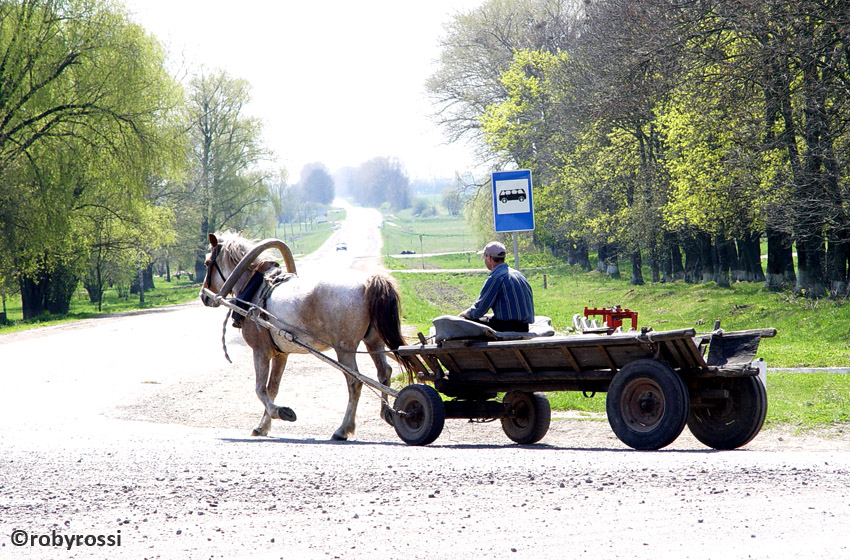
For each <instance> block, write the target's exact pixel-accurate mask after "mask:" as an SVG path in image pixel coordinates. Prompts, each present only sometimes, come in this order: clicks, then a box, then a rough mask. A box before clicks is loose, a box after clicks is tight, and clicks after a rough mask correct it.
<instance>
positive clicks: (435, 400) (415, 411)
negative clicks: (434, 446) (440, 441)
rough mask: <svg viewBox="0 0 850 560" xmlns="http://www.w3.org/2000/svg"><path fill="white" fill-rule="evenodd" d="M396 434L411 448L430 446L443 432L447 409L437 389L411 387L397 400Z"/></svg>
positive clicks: (425, 386)
mask: <svg viewBox="0 0 850 560" xmlns="http://www.w3.org/2000/svg"><path fill="white" fill-rule="evenodd" d="M394 409H395V433H397V434H398V437H400V438H401V440H402V441H403V442H404V443H406V444H408V445H428V444H429V443H431V442H432V441H434V440H435V439H437V437H439V435H440V432H442V431H443V425H444V424H445V422H446V409H445V407H443V400H442V399H441V398H440V394H439V393H437V391H436V390H434V388H433V387H430V386H428V385H422V384H419V383H417V384H415V385H408V386H407V387H405V388H404V389H402V390H401V391H400V392H399V394H398V397H396V400H395V407H394Z"/></svg>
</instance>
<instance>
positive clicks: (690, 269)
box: [683, 238, 702, 284]
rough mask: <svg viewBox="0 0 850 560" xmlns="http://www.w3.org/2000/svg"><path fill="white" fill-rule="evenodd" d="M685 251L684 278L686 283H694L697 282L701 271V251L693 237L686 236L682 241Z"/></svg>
mask: <svg viewBox="0 0 850 560" xmlns="http://www.w3.org/2000/svg"><path fill="white" fill-rule="evenodd" d="M683 249H684V251H685V265H684V267H683V271H684V279H685V282H687V283H688V284H696V283H697V282H699V275H700V273H701V266H702V265H701V264H700V260H701V253H700V250H699V244H698V243H697V241H696V240H695V239H694V238H688V239H686V240H685V241H684V243H683Z"/></svg>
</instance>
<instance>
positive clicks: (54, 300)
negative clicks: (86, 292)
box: [44, 265, 79, 315]
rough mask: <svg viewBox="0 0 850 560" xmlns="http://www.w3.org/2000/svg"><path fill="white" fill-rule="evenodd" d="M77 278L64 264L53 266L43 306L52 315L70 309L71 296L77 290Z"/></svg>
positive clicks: (64, 312) (60, 313)
mask: <svg viewBox="0 0 850 560" xmlns="http://www.w3.org/2000/svg"><path fill="white" fill-rule="evenodd" d="M77 284H79V278H77V276H76V275H75V274H74V273H73V272H71V269H70V268H68V267H67V266H64V265H59V266H57V267H55V268H54V269H53V270H52V271H51V272H50V276H49V279H48V282H47V292H46V293H45V297H44V306H45V307H46V308H47V311H48V312H50V313H51V314H53V315H66V314H67V313H68V311H70V309H71V298H73V297H74V292H76V291H77Z"/></svg>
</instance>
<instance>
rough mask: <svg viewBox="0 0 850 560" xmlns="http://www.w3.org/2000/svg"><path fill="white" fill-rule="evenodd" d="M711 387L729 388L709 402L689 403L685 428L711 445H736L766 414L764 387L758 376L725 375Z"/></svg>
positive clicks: (746, 439) (750, 436)
mask: <svg viewBox="0 0 850 560" xmlns="http://www.w3.org/2000/svg"><path fill="white" fill-rule="evenodd" d="M710 389H721V390H726V391H728V392H729V398H726V399H717V400H716V401H714V404H712V405H711V406H700V407H696V406H695V407H692V408H691V412H690V414H688V429H689V430H691V433H692V434H693V435H694V437H695V438H697V439H698V440H700V441H701V442H702V443H704V444H706V445H707V446H709V447H713V448H714V449H737V448H738V447H741V446H742V445H746V444H747V443H749V442H750V441H751V440H752V439H753V438H754V437H756V434H758V433H759V431H760V430H761V427H762V424H764V417H765V414H767V391H765V389H764V385H762V383H761V381H759V379H758V377H733V378H729V379H724V380H722V381H720V382H719V383H717V384H716V385H714V384H713V385H711V386H710Z"/></svg>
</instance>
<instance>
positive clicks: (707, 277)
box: [697, 233, 717, 283]
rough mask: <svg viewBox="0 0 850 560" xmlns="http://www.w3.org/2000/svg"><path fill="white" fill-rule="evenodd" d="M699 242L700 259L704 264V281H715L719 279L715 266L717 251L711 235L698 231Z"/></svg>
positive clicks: (702, 269)
mask: <svg viewBox="0 0 850 560" xmlns="http://www.w3.org/2000/svg"><path fill="white" fill-rule="evenodd" d="M697 243H698V244H699V259H700V264H701V265H702V266H701V271H702V281H703V282H704V283H705V282H714V281H715V280H716V279H717V276H716V274H715V270H716V267H715V266H714V261H715V259H716V257H717V252H716V251H715V250H714V247H713V246H712V244H711V237H710V236H709V235H708V234H707V233H698V234H697Z"/></svg>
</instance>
